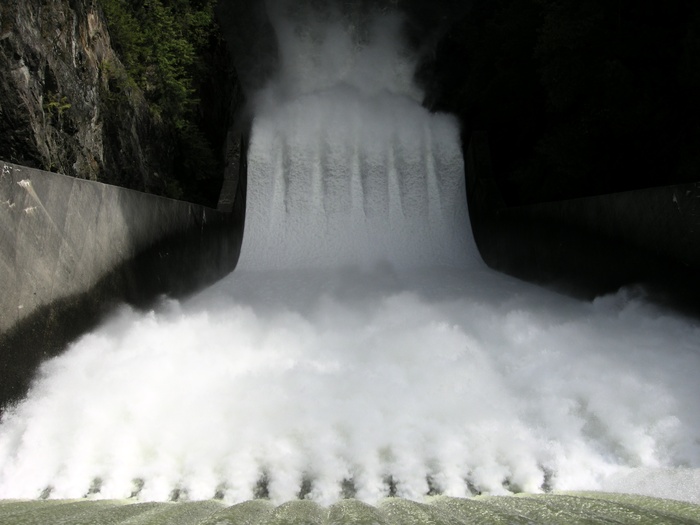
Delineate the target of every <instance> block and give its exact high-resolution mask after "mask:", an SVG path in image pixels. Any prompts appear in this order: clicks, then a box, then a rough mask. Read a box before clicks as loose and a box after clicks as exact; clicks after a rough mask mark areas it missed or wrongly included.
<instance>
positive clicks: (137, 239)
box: [0, 161, 244, 404]
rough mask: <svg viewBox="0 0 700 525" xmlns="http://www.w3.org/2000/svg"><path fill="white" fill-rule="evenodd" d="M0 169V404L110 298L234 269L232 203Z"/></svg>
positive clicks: (145, 294)
mask: <svg viewBox="0 0 700 525" xmlns="http://www.w3.org/2000/svg"><path fill="white" fill-rule="evenodd" d="M0 170H1V171H0V290H2V293H0V377H2V380H1V381H0V404H2V402H4V401H5V400H6V399H8V398H11V397H13V396H16V395H17V394H19V393H21V392H20V391H21V390H22V389H23V388H24V387H25V386H26V382H27V381H28V376H29V375H30V374H31V370H33V369H34V368H35V366H36V363H37V362H38V360H40V359H42V358H43V357H46V356H49V355H53V354H55V353H57V352H59V351H60V350H61V349H62V348H63V347H64V345H65V344H66V342H68V341H70V340H71V339H73V338H75V337H77V336H78V335H80V334H81V333H82V332H83V331H84V330H85V329H89V328H90V327H91V326H92V325H94V324H95V323H97V322H99V319H100V317H101V316H103V315H104V314H106V313H108V312H109V311H110V309H111V308H112V306H114V305H115V304H118V303H121V302H123V301H126V302H129V303H132V304H136V305H147V304H148V303H149V301H153V300H154V298H155V297H157V296H158V295H159V294H163V293H166V294H169V295H172V296H181V295H183V294H186V293H188V292H190V291H193V290H195V289H197V288H198V287H201V286H204V285H206V284H208V283H211V282H213V281H214V280H216V279H218V278H220V277H223V276H224V275H226V274H227V273H228V272H230V271H231V270H233V268H234V267H235V264H236V262H237V259H238V254H239V250H240V242H241V236H242V227H243V213H244V211H243V207H242V205H240V204H238V206H233V211H231V212H227V213H223V212H219V211H217V210H213V209H209V208H205V207H202V206H197V205H193V204H189V203H186V202H181V201H175V200H172V199H167V198H162V197H157V196H154V195H149V194H145V193H141V192H138V191H133V190H128V189H125V188H120V187H116V186H110V185H106V184H101V183H98V182H92V181H87V180H82V179H75V178H71V177H66V176H63V175H59V174H55V173H48V172H44V171H40V170H36V169H31V168H25V167H21V166H17V165H13V164H9V163H6V162H1V161H0ZM239 201H240V202H242V201H243V199H239Z"/></svg>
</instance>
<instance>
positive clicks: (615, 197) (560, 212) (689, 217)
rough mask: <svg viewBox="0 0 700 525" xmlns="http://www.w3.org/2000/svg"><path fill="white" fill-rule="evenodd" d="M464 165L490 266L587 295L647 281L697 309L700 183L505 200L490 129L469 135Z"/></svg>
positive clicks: (663, 295)
mask: <svg viewBox="0 0 700 525" xmlns="http://www.w3.org/2000/svg"><path fill="white" fill-rule="evenodd" d="M465 164H466V167H467V169H466V172H467V188H468V190H467V193H468V198H469V209H470V216H471V221H472V228H473V231H474V236H475V240H476V242H477V245H478V248H479V251H480V253H481V256H482V257H483V259H484V261H485V262H486V263H487V264H488V265H489V266H490V267H492V268H494V269H496V270H499V271H501V272H504V273H508V274H510V275H514V276H516V277H519V278H522V279H525V280H528V281H532V282H536V283H540V284H545V285H553V286H555V287H557V288H559V289H562V290H564V291H567V292H573V293H574V294H575V295H579V296H583V297H587V298H592V297H595V296H596V295H599V294H602V293H609V292H614V291H616V290H617V289H619V288H620V287H621V286H625V285H634V284H644V285H647V286H648V291H649V292H650V293H652V294H657V297H658V298H659V299H663V300H664V301H665V300H669V301H670V302H671V303H675V304H677V305H678V306H681V307H683V308H689V309H691V310H692V311H694V312H696V313H697V312H699V311H700V304H699V303H698V299H697V298H698V296H699V295H698V292H699V291H700V277H699V276H700V182H699V183H690V184H677V185H670V186H663V187H656V188H647V189H641V190H634V191H627V192H620V193H611V194H605V195H598V196H594V197H587V198H578V199H570V200H562V201H555V202H543V203H539V204H532V205H527V206H513V207H508V206H506V205H505V204H504V202H503V199H502V197H501V194H500V191H499V189H498V187H497V185H496V182H495V180H494V179H493V177H492V175H491V166H490V154H489V149H488V143H487V138H486V135H485V134H482V133H475V134H474V135H473V136H472V139H471V142H470V145H469V148H468V150H467V153H466V156H465Z"/></svg>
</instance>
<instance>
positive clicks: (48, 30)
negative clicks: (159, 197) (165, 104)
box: [0, 0, 172, 193]
mask: <svg viewBox="0 0 700 525" xmlns="http://www.w3.org/2000/svg"><path fill="white" fill-rule="evenodd" d="M0 70H1V71H2V72H3V74H2V75H0V158H3V159H6V160H9V161H14V162H17V163H22V164H24V165H27V166H32V167H36V168H41V169H45V170H49V171H56V172H61V173H64V174H66V175H71V176H75V177H80V178H86V179H91V180H101V181H107V182H110V183H113V184H119V185H123V186H127V187H130V188H134V189H140V190H145V191H150V192H154V193H163V192H164V191H163V190H164V184H165V183H164V181H163V179H162V178H161V177H160V176H159V173H162V172H163V171H168V170H169V169H170V168H171V166H170V162H171V161H169V160H168V159H170V158H171V157H172V155H171V153H172V152H171V151H169V143H170V142H171V141H170V140H169V137H168V131H167V129H166V128H165V126H164V125H162V123H161V122H159V121H158V120H157V118H155V117H154V116H153V115H151V114H150V112H149V111H148V107H147V104H146V101H145V100H144V99H143V96H142V95H141V93H140V92H139V90H138V89H136V88H134V87H133V86H130V85H129V82H128V81H127V77H126V73H125V71H124V68H123V66H122V64H121V62H120V60H119V58H118V57H117V56H116V54H115V52H114V50H113V48H112V45H111V42H110V37H109V33H108V30H107V27H106V23H105V20H104V17H103V15H102V12H101V11H100V9H99V7H98V5H97V4H96V3H95V2H94V1H91V0H59V1H47V0H40V1H33V2H24V1H21V0H8V1H4V2H2V4H0Z"/></svg>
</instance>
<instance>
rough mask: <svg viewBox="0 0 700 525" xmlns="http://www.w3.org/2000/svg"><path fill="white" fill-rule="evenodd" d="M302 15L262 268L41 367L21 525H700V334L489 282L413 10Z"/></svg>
mask: <svg viewBox="0 0 700 525" xmlns="http://www.w3.org/2000/svg"><path fill="white" fill-rule="evenodd" d="M278 15H279V16H278V18H276V19H274V23H275V24H276V27H275V29H276V31H277V36H278V39H279V40H280V42H281V45H280V49H281V50H282V57H281V66H280V71H279V72H278V74H277V76H276V77H275V78H274V79H273V81H272V82H271V83H270V84H269V85H268V86H267V88H266V89H265V90H264V91H263V92H261V93H260V96H259V98H258V100H256V108H255V119H254V122H253V126H252V131H251V138H250V145H249V148H248V181H247V210H246V223H245V232H244V236H243V245H242V248H241V257H240V260H239V263H238V267H237V268H236V270H235V271H234V272H232V273H231V274H230V275H228V276H227V277H226V278H224V279H223V280H221V281H220V282H218V283H216V284H215V285H213V286H211V287H209V288H207V289H205V290H202V291H200V292H199V293H197V294H195V295H193V296H192V297H189V298H187V299H183V300H174V299H171V298H167V297H166V298H163V299H162V300H161V301H160V302H159V304H158V305H157V306H155V307H154V308H153V309H151V310H150V311H148V312H142V311H138V310H136V309H134V308H131V307H128V306H123V307H121V308H120V309H119V310H118V311H116V312H115V313H114V314H113V315H112V316H111V318H110V319H109V320H107V321H106V322H105V323H103V324H102V325H101V326H100V327H98V328H97V329H95V330H93V331H91V332H90V333H87V334H85V335H83V336H82V337H81V338H80V339H78V340H77V341H75V342H74V343H73V344H71V345H70V346H69V347H68V348H67V349H66V351H65V352H64V353H63V354H62V355H60V356H58V357H55V358H53V359H50V360H48V361H46V362H44V363H43V364H42V366H41V368H40V370H39V371H38V374H37V376H36V378H35V381H34V383H33V385H32V387H31V389H30V391H29V393H28V394H27V396H26V398H24V399H22V400H21V401H19V402H17V403H16V404H14V405H13V406H11V407H9V408H8V409H7V410H6V412H5V413H4V415H3V419H2V422H1V423H0V498H1V499H3V500H4V501H2V502H0V517H2V518H3V519H11V520H14V521H10V522H11V523H27V524H29V523H44V522H50V520H54V519H56V520H57V519H58V518H61V519H65V520H70V521H66V522H67V523H100V522H101V521H99V520H103V521H104V522H105V523H107V522H109V523H122V522H123V523H144V524H148V523H193V524H194V523H210V524H214V523H261V524H262V523H403V524H406V523H460V522H462V523H471V522H482V523H530V522H533V521H534V522H543V523H571V522H572V520H574V519H579V520H581V521H583V520H584V519H588V520H589V521H590V522H594V523H595V522H606V520H607V521H610V520H616V521H619V522H635V521H634V520H637V521H639V520H646V521H647V522H649V523H659V522H667V523H692V522H697V521H698V519H700V518H699V516H698V510H697V503H700V499H699V497H698V494H699V491H698V486H699V485H700V479H699V478H700V476H698V474H697V472H698V471H697V469H698V468H700V413H698V411H697V399H700V384H699V383H698V382H697V370H698V369H700V368H699V367H700V326H699V325H698V323H697V322H696V321H695V320H693V319H689V318H685V317H683V316H682V315H678V314H675V313H672V312H670V311H666V310H664V309H663V308H662V307H660V306H657V305H654V304H651V303H649V302H647V301H645V299H644V294H643V291H641V290H638V289H623V290H621V291H619V292H618V293H616V294H612V295H608V296H603V297H599V298H597V299H596V300H594V301H592V302H582V301H579V300H576V299H573V298H569V297H565V296H562V295H559V294H557V293H555V292H552V291H549V290H545V289H542V288H539V287H536V286H534V285H530V284H527V283H524V282H521V281H518V280H517V279H514V278H511V277H508V276H505V275H502V274H499V273H496V272H494V271H492V270H490V269H488V268H487V267H486V266H485V264H484V263H483V262H482V261H481V260H480V258H479V255H478V252H477V250H476V246H475V244H474V241H473V238H472V233H471V229H470V224H469V214H468V209H467V199H466V189H465V181H464V161H463V159H462V151H461V146H460V138H459V128H458V125H457V123H456V121H455V120H454V119H453V118H451V117H450V116H448V115H441V114H432V113H430V112H428V111H427V110H426V109H425V108H423V107H422V106H421V103H420V101H421V93H420V90H419V89H418V88H417V87H416V86H415V85H414V82H413V73H414V68H415V63H414V62H413V57H412V56H411V54H410V53H408V52H407V51H406V48H405V46H404V44H403V41H402V38H401V32H400V27H401V25H400V19H399V18H398V17H397V16H396V15H394V14H391V13H384V14H382V15H381V16H376V17H375V18H374V19H373V20H372V22H371V24H369V25H368V26H367V27H368V29H366V31H362V32H359V31H358V30H357V26H355V25H354V24H351V23H348V21H347V19H345V18H343V16H341V14H340V13H337V16H332V17H331V18H330V19H329V18H323V19H317V18H315V17H314V16H312V15H313V13H312V14H311V15H309V14H308V13H302V14H299V13H295V14H294V16H291V15H289V13H286V12H283V13H278ZM588 491H595V492H588ZM516 493H528V494H530V496H527V497H512V498H501V497H500V496H509V495H512V494H516ZM554 493H557V494H554ZM561 493H565V494H561ZM619 493H634V494H637V495H629V494H627V495H623V494H619ZM653 498H672V499H673V500H676V501H666V500H663V501H662V500H658V499H653ZM85 499H88V500H90V501H84V500H85ZM17 500H24V501H17ZM76 500H78V501H76ZM251 500H253V501H251ZM174 502H177V503H174ZM42 520H44V521H42ZM46 520H49V521H46Z"/></svg>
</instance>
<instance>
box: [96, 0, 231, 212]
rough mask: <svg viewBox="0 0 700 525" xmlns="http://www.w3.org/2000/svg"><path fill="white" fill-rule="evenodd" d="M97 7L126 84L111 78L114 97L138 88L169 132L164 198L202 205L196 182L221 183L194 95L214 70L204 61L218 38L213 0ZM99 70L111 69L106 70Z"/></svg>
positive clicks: (113, 1)
mask: <svg viewBox="0 0 700 525" xmlns="http://www.w3.org/2000/svg"><path fill="white" fill-rule="evenodd" d="M100 4H101V6H102V9H103V11H104V13H105V16H106V18H107V23H108V27H109V31H110V36H111V38H112V44H113V46H114V48H115V50H116V51H117V54H118V55H119V57H120V59H121V61H122V62H123V63H124V66H125V68H126V72H127V78H123V76H120V75H119V74H113V75H110V79H114V80H115V81H116V83H117V84H119V86H117V93H122V92H124V91H125V89H124V88H126V87H127V86H136V87H138V88H139V89H140V90H141V91H142V92H143V94H144V96H145V98H146V100H147V102H148V103H149V108H150V110H151V113H152V114H153V115H154V116H155V117H156V118H158V119H159V120H160V121H161V122H163V124H164V125H165V126H166V127H167V128H170V129H172V133H173V136H174V141H173V142H174V144H173V149H174V151H175V152H176V153H175V156H176V159H175V162H174V170H173V171H174V172H173V173H172V174H170V176H169V177H168V179H167V180H166V185H165V192H166V194H167V195H169V196H171V197H175V198H186V199H188V200H195V201H202V200H203V198H202V195H200V194H199V190H198V184H197V181H200V182H201V181H202V180H205V179H214V178H217V177H219V178H220V177H221V173H220V166H219V164H218V163H217V155H216V153H215V151H214V148H213V147H212V145H211V141H210V140H209V139H208V138H207V136H206V134H205V132H204V130H203V127H204V123H203V122H201V117H200V100H199V95H198V93H199V91H200V88H201V86H202V83H203V79H206V78H207V77H208V76H211V71H210V68H212V67H213V66H212V65H211V63H210V61H208V60H207V58H206V57H207V56H208V53H209V52H210V50H211V47H212V42H215V41H216V39H217V35H218V29H217V26H216V23H215V19H214V5H215V4H216V2H215V0H100ZM103 68H107V69H113V67H112V65H110V64H103ZM108 73H109V71H108ZM209 204H211V203H209Z"/></svg>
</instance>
